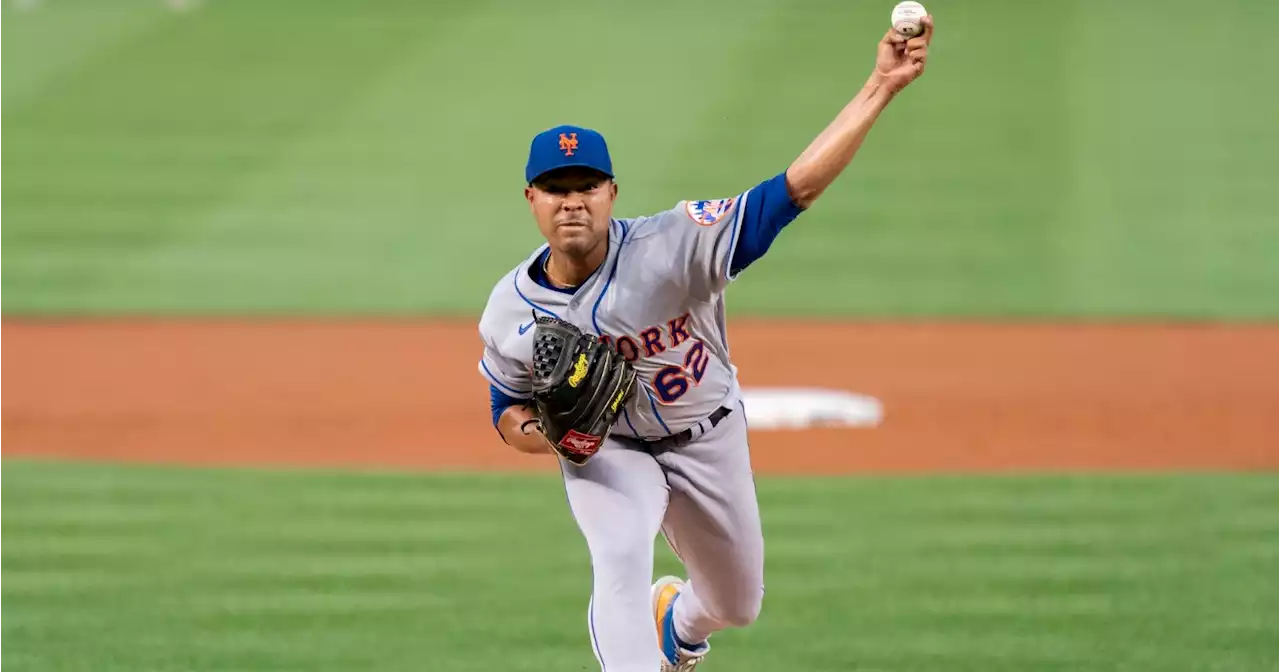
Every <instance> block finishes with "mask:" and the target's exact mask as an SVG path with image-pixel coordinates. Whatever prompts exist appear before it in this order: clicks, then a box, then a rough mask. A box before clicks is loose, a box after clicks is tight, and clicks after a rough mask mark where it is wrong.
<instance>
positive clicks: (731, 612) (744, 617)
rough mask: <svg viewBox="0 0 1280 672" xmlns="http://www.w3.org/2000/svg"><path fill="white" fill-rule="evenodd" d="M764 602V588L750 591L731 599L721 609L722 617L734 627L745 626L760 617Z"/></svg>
mask: <svg viewBox="0 0 1280 672" xmlns="http://www.w3.org/2000/svg"><path fill="white" fill-rule="evenodd" d="M763 603H764V588H763V587H762V588H760V589H759V590H754V591H749V592H748V593H746V594H743V595H740V596H738V597H737V598H736V599H733V600H729V601H728V604H725V605H724V606H723V608H722V610H721V614H720V617H721V619H723V620H724V622H725V624H727V625H728V626H729V627H732V628H745V627H747V626H748V625H751V624H752V623H755V622H756V619H757V618H759V617H760V609H761V606H762V605H763Z"/></svg>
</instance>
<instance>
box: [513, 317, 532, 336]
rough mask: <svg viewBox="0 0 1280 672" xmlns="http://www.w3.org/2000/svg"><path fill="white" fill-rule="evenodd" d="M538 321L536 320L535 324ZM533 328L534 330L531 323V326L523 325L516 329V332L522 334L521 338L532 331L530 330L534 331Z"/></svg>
mask: <svg viewBox="0 0 1280 672" xmlns="http://www.w3.org/2000/svg"><path fill="white" fill-rule="evenodd" d="M536 321H537V320H534V322H536ZM532 328H533V322H530V323H529V324H522V325H520V326H518V327H516V331H519V332H520V335H521V336H524V332H526V331H529V330H530V329H532Z"/></svg>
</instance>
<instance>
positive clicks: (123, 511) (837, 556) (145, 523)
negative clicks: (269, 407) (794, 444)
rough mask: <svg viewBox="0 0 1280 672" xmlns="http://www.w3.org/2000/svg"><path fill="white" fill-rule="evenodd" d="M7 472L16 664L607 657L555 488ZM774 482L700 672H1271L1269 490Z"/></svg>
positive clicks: (62, 468)
mask: <svg viewBox="0 0 1280 672" xmlns="http://www.w3.org/2000/svg"><path fill="white" fill-rule="evenodd" d="M3 476H4V480H5V483H6V484H7V485H6V487H5V488H4V492H3V523H4V530H5V539H4V541H5V543H4V547H3V570H4V579H5V580H4V585H3V597H4V612H5V613H4V616H5V617H4V624H3V625H4V655H5V663H6V665H7V666H8V667H9V669H13V670H93V671H94V672H100V671H109V670H119V671H122V672H123V671H128V672H136V671H138V670H188V669H191V670H195V669H198V670H244V669H271V670H353V669H360V670H406V669H433V670H451V671H453V670H457V671H466V670H476V671H479V670H499V669H500V670H578V669H595V668H594V660H593V659H592V658H591V653H590V648H589V646H588V641H587V633H586V614H585V611H586V598H587V595H588V592H589V590H590V566H589V563H588V561H587V554H586V551H585V545H584V543H583V542H582V540H581V538H580V537H579V535H578V532H577V529H576V528H575V526H574V523H573V521H572V519H571V518H570V515H569V513H568V510H567V508H566V507H565V505H564V500H563V491H562V490H561V486H560V483H559V482H558V480H557V479H556V478H555V477H530V476H463V475H393V474H379V473H363V474H340V473H328V472H312V473H277V472H268V471H218V470H207V471H194V470H191V471H189V470H182V469H167V468H143V467H108V466H99V465H68V464H57V463H38V462H30V463H29V462H14V461H6V463H5V464H4V470H3ZM759 487H760V498H761V502H762V509H763V519H764V526H765V532H766V536H767V583H768V589H769V592H768V594H767V596H766V598H765V609H764V613H763V615H762V617H761V620H760V621H759V622H758V623H756V624H755V625H754V626H752V628H750V629H748V630H745V631H740V632H736V631H731V632H725V633H722V634H720V635H717V636H716V638H715V640H714V647H715V651H714V658H709V659H708V661H709V662H708V666H709V668H710V667H714V669H716V670H735V671H743V672H750V671H753V670H760V671H764V670H782V669H797V670H812V671H815V672H816V671H818V670H849V669H858V670H948V671H956V670H974V671H975V672H977V671H981V672H995V671H1000V670H1009V671H1010V672H1013V671H1017V672H1023V671H1025V670H1085V669H1087V670H1152V671H1160V672H1169V671H1171V670H1195V671H1197V672H1203V671H1205V670H1221V671H1223V672H1227V671H1230V672H1246V671H1250V670H1274V669H1276V665H1277V658H1276V650H1277V640H1276V632H1277V618H1276V613H1277V607H1276V594H1277V583H1276V571H1275V568H1276V564H1277V552H1276V534H1277V529H1276V515H1275V502H1276V498H1277V485H1276V480H1275V477H1274V475H1258V476H1240V475H1185V476H1163V477H1154V476H1151V477H1147V476H1130V477H1120V476H1115V477H1089V478H1086V477H1066V476H1060V477H1049V476H1044V477H1016V478H1015V477H1005V478H901V479H897V478H895V479H883V478H878V479H780V478H769V479H763V480H761V482H760V485H759ZM659 551H660V555H659V567H658V570H659V571H660V572H663V571H671V570H678V565H676V564H675V562H674V559H673V556H672V555H671V554H670V552H669V551H668V550H667V549H666V548H665V546H664V545H663V544H662V543H661V541H659Z"/></svg>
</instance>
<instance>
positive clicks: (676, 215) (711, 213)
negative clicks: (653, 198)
mask: <svg viewBox="0 0 1280 672" xmlns="http://www.w3.org/2000/svg"><path fill="white" fill-rule="evenodd" d="M741 200H742V194H736V195H733V196H727V197H722V198H712V199H688V200H681V201H677V202H676V204H675V205H674V206H672V207H671V208H668V209H667V210H663V211H661V212H657V213H654V214H652V215H645V216H643V217H636V218H633V219H630V220H624V222H625V223H626V225H627V227H628V229H629V235H628V237H629V238H631V239H633V240H642V239H644V238H648V237H651V236H655V235H662V234H664V233H665V234H671V233H676V234H684V233H691V232H692V233H697V232H700V231H702V230H705V229H713V228H716V227H718V226H719V225H721V224H723V223H725V222H727V221H732V219H733V218H734V217H735V216H736V211H737V207H738V204H739V203H740V202H741Z"/></svg>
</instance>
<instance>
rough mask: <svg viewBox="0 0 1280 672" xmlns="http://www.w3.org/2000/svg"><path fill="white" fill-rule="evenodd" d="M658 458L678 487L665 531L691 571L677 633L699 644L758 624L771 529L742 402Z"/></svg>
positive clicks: (678, 605)
mask: <svg viewBox="0 0 1280 672" xmlns="http://www.w3.org/2000/svg"><path fill="white" fill-rule="evenodd" d="M658 460H659V462H660V463H661V464H662V465H663V467H664V468H665V469H666V471H667V482H668V484H669V485H670V488H671V495H670V502H669V504H668V506H667V513H666V517H665V520H664V522H663V526H662V531H663V533H664V534H665V535H666V537H667V540H668V541H669V542H670V544H671V547H672V548H673V549H674V550H675V552H676V554H677V555H678V556H680V560H681V562H683V563H684V566H685V569H686V570H687V571H688V575H689V581H688V583H687V584H686V586H685V587H684V588H683V589H682V590H681V592H680V597H679V599H678V600H677V601H676V604H675V608H674V610H675V627H676V633H677V634H678V635H679V637H680V639H681V640H683V641H684V642H688V643H691V644H697V643H700V642H703V641H705V640H706V638H707V637H709V636H710V635H711V634H712V633H714V632H716V631H718V630H723V629H725V628H730V627H745V626H747V625H750V624H751V623H752V622H753V621H755V619H756V616H758V615H759V613H760V605H761V602H762V600H763V598H764V535H763V533H762V531H761V527H760V509H759V505H758V503H757V501H756V488H755V478H754V476H753V475H752V472H751V456H750V452H749V450H748V447H747V423H746V413H745V411H744V410H743V408H742V406H741V404H739V405H738V406H737V407H736V408H735V409H734V412H733V413H732V414H730V415H729V416H728V417H726V418H725V419H724V420H723V421H721V422H720V424H719V425H717V426H716V427H715V428H714V429H712V430H711V431H710V432H708V433H707V434H705V435H703V436H702V437H701V438H700V439H698V440H696V441H694V442H693V443H691V444H689V445H687V446H684V447H683V448H679V449H677V450H674V451H671V452H668V453H665V454H663V455H660V456H659V457H658Z"/></svg>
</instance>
